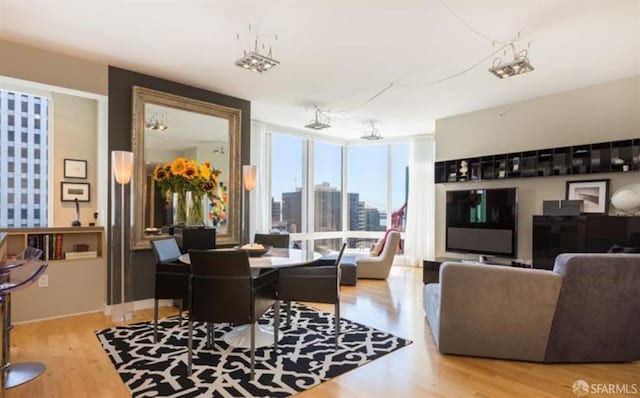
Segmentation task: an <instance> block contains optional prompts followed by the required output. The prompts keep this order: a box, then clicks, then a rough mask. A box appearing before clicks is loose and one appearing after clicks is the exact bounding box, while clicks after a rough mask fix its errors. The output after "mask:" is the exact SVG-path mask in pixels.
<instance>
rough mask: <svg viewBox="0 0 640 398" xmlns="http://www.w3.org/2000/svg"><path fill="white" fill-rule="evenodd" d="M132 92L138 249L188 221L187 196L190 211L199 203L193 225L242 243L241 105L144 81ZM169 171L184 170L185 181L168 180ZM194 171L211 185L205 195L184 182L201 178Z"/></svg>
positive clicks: (224, 239) (226, 240)
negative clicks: (216, 101) (224, 103)
mask: <svg viewBox="0 0 640 398" xmlns="http://www.w3.org/2000/svg"><path fill="white" fill-rule="evenodd" d="M132 94H133V110H132V112H133V114H132V116H133V117H132V129H133V131H132V141H133V142H132V148H133V152H134V156H135V166H136V167H135V180H134V186H133V189H134V209H133V221H134V223H133V237H134V242H133V244H134V247H135V248H136V249H146V248H149V246H150V245H149V241H150V240H151V239H157V238H159V237H162V236H165V235H166V234H168V233H170V231H171V227H173V226H176V225H181V226H183V225H184V222H185V220H184V214H182V213H181V209H183V207H184V206H185V203H183V202H184V201H185V200H186V202H187V203H186V208H188V209H189V214H190V215H191V214H192V210H191V209H192V207H194V206H195V207H196V208H199V214H198V215H199V217H197V219H198V222H196V223H193V219H191V220H189V221H190V222H188V223H187V224H190V225H195V226H198V225H201V226H207V227H215V228H216V241H217V243H218V244H219V245H231V244H237V243H239V241H240V222H241V220H240V206H241V201H240V199H241V196H240V194H241V191H240V189H241V187H240V182H241V176H240V174H241V167H240V163H241V160H240V148H241V143H240V139H241V126H240V124H241V111H240V110H239V109H235V108H229V107H225V106H222V105H218V104H213V103H209V102H204V101H200V100H195V99H192V98H187V97H182V96H179V95H174V94H169V93H165V92H160V91H156V90H152V89H148V88H144V87H138V86H134V87H133V93H132ZM185 167H186V169H185ZM165 170H166V172H167V173H168V174H169V175H171V176H172V177H175V176H177V175H178V174H175V172H176V170H184V173H182V174H180V176H183V175H184V179H183V178H179V179H178V180H179V181H178V180H176V181H177V183H178V184H177V185H176V184H168V182H169V181H168V180H163V179H162V177H164V176H165V174H163V173H164V172H165ZM172 170H173V172H174V173H173V174H172ZM190 171H193V172H194V173H196V175H197V176H198V177H197V178H200V180H199V181H202V182H203V184H204V183H207V184H208V187H207V191H206V193H207V194H205V195H203V198H202V200H196V190H195V189H194V190H193V192H192V190H190V189H189V188H184V186H183V185H181V184H183V183H191V182H192V181H195V180H193V179H192V178H193V177H192V176H191V175H190V174H189V173H190ZM209 172H213V173H214V174H215V175H212V176H211V177H209ZM205 177H206V179H205ZM169 185H170V186H171V187H172V188H168V186H169ZM178 186H180V187H178ZM187 186H188V185H187ZM184 191H189V192H186V193H185V192H184ZM194 203H195V204H194Z"/></svg>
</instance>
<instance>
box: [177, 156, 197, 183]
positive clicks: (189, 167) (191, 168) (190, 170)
mask: <svg viewBox="0 0 640 398" xmlns="http://www.w3.org/2000/svg"><path fill="white" fill-rule="evenodd" d="M181 175H182V176H183V177H184V178H186V179H188V180H193V179H194V178H195V177H197V176H198V165H197V164H196V162H195V161H194V160H190V161H188V162H186V165H185V168H184V170H182V173H181Z"/></svg>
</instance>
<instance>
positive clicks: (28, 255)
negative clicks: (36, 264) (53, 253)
mask: <svg viewBox="0 0 640 398" xmlns="http://www.w3.org/2000/svg"><path fill="white" fill-rule="evenodd" d="M42 254H43V252H42V250H40V249H38V248H37V247H33V246H27V248H26V249H24V251H22V253H20V254H18V255H17V256H16V259H18V260H40V258H42Z"/></svg>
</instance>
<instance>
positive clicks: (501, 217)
mask: <svg viewBox="0 0 640 398" xmlns="http://www.w3.org/2000/svg"><path fill="white" fill-rule="evenodd" d="M517 209H518V191H517V190H516V188H499V189H471V190H464V191H447V232H446V233H447V236H446V250H447V251H451V252H463V253H478V254H491V255H496V256H504V257H511V258H514V257H516V256H517V234H516V232H517V225H518V224H517V223H518V219H517V213H518V212H517Z"/></svg>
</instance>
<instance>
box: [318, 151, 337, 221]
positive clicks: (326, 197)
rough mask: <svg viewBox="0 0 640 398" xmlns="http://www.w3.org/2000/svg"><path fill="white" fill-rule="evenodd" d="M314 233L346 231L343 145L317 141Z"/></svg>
mask: <svg viewBox="0 0 640 398" xmlns="http://www.w3.org/2000/svg"><path fill="white" fill-rule="evenodd" d="M313 199H314V201H313V205H314V212H313V214H314V220H313V222H314V228H313V230H314V232H327V231H342V147H341V146H339V145H331V144H324V143H320V142H316V143H315V144H314V155H313Z"/></svg>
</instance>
